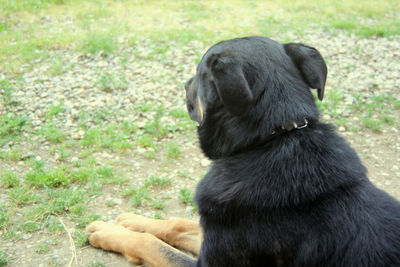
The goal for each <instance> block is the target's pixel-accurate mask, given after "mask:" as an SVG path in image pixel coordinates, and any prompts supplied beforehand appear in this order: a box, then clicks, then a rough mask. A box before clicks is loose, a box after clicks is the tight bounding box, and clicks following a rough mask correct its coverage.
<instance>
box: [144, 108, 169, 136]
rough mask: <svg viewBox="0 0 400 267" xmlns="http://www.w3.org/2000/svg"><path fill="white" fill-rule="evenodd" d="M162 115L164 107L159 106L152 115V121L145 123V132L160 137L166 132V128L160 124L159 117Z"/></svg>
mask: <svg viewBox="0 0 400 267" xmlns="http://www.w3.org/2000/svg"><path fill="white" fill-rule="evenodd" d="M163 116H164V108H163V107H159V108H157V110H156V114H155V115H154V121H153V122H148V123H146V125H145V127H144V130H145V132H146V133H147V134H150V135H152V136H153V137H156V138H161V137H163V136H164V135H165V134H166V133H167V129H166V128H164V127H163V126H162V124H161V118H162V117H163Z"/></svg>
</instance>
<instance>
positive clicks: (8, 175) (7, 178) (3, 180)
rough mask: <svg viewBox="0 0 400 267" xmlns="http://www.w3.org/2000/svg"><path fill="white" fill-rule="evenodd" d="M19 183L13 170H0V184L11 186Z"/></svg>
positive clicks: (6, 186)
mask: <svg viewBox="0 0 400 267" xmlns="http://www.w3.org/2000/svg"><path fill="white" fill-rule="evenodd" d="M18 185H19V179H18V177H17V174H16V173H15V172H13V171H0V186H1V187H4V188H13V187H17V186H18Z"/></svg>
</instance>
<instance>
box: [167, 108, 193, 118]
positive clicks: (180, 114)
mask: <svg viewBox="0 0 400 267" xmlns="http://www.w3.org/2000/svg"><path fill="white" fill-rule="evenodd" d="M169 114H170V115H171V116H172V117H174V118H189V115H188V113H187V112H186V110H184V109H181V108H177V109H173V110H171V111H170V112H169Z"/></svg>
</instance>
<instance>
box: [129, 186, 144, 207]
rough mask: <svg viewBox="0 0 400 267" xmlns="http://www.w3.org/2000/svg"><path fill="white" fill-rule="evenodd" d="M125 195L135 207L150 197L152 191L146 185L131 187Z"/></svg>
mask: <svg viewBox="0 0 400 267" xmlns="http://www.w3.org/2000/svg"><path fill="white" fill-rule="evenodd" d="M123 195H124V196H125V197H127V198H129V202H130V203H131V204H132V205H133V206H135V207H137V206H140V205H141V204H142V202H143V201H144V200H146V199H148V198H149V197H150V193H149V191H148V190H147V188H146V187H140V188H136V187H131V188H130V189H128V190H127V191H125V192H124V193H123Z"/></svg>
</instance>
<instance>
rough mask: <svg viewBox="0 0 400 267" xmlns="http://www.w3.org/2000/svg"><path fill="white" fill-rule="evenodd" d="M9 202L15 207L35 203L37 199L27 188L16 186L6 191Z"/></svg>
mask: <svg viewBox="0 0 400 267" xmlns="http://www.w3.org/2000/svg"><path fill="white" fill-rule="evenodd" d="M8 194H9V195H8V196H9V198H10V202H11V203H13V204H14V205H17V206H22V205H26V204H32V203H36V202H37V201H38V200H39V198H38V196H37V195H36V194H35V193H33V192H32V190H31V188H29V187H27V186H18V187H15V188H11V189H9V190H8Z"/></svg>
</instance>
